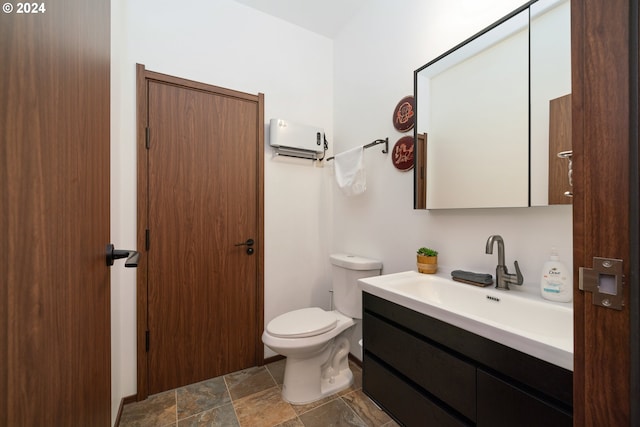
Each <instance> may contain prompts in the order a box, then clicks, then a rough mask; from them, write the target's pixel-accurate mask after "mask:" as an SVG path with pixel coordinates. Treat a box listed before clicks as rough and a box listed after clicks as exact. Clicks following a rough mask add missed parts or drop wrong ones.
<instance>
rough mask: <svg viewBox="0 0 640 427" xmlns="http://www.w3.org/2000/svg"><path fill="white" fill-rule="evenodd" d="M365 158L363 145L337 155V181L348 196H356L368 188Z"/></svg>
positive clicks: (335, 160) (335, 159)
mask: <svg viewBox="0 0 640 427" xmlns="http://www.w3.org/2000/svg"><path fill="white" fill-rule="evenodd" d="M363 158H364V148H363V147H362V146H360V147H356V148H353V149H351V150H348V151H345V152H344V153H340V154H336V155H335V158H334V162H335V167H334V169H335V174H336V182H337V183H338V187H340V190H342V192H343V193H344V194H345V195H346V196H356V195H358V194H362V193H364V191H365V190H366V189H367V180H366V176H365V173H364V161H363Z"/></svg>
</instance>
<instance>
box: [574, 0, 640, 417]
mask: <svg viewBox="0 0 640 427" xmlns="http://www.w3.org/2000/svg"><path fill="white" fill-rule="evenodd" d="M571 9H572V16H571V25H572V35H571V36H572V56H573V57H572V70H573V75H572V79H573V83H572V84H573V95H572V144H573V165H574V174H573V184H574V187H573V191H574V199H573V205H574V207H573V221H574V226H573V227H574V228H573V231H574V277H575V282H577V281H578V268H579V267H592V265H593V257H594V256H598V257H605V258H618V259H622V260H623V267H624V275H625V283H624V285H623V286H624V293H623V295H624V301H625V306H624V307H623V308H622V310H613V309H609V308H604V307H601V306H596V305H593V304H592V294H591V293H589V292H583V291H580V290H578V288H577V283H576V284H575V292H574V331H575V333H574V342H575V363H574V425H576V426H630V425H638V422H639V421H640V420H639V419H638V414H637V411H638V400H637V399H638V389H637V387H638V378H637V376H638V363H639V361H638V354H637V348H638V347H637V346H638V344H637V343H638V339H639V337H638V329H637V323H636V324H635V326H633V327H632V326H630V325H631V319H635V320H634V321H635V322H637V321H638V320H637V319H638V275H637V271H638V262H639V260H638V259H637V257H638V239H637V231H638V209H637V207H638V200H637V198H638V193H637V184H638V169H637V163H638V158H637V156H638V151H637V146H638V140H637V134H638V116H637V115H638V110H637V97H638V92H637V91H638V85H637V83H638V73H637V69H638V50H637V49H638V43H637V41H638V34H637V27H638V22H637V19H638V15H637V9H638V6H637V1H635V0H574V1H572V2H571ZM630 17H634V18H635V22H634V21H632V20H631V19H630ZM631 183H633V185H631ZM632 195H633V197H632ZM632 254H633V255H632ZM632 256H634V258H632ZM633 348H635V350H632V349H633ZM633 351H636V353H635V357H632V354H633ZM631 384H635V386H634V387H633V388H632V387H631ZM633 411H635V415H633V414H632V412H633Z"/></svg>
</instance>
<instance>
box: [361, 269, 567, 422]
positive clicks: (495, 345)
mask: <svg viewBox="0 0 640 427" xmlns="http://www.w3.org/2000/svg"><path fill="white" fill-rule="evenodd" d="M419 276H432V275H418V273H415V272H406V273H398V274H395V275H388V276H387V278H385V276H380V277H379V278H372V279H363V280H360V281H359V283H360V287H361V288H362V290H363V346H364V353H363V390H364V392H365V393H366V394H367V395H368V396H369V397H371V398H372V399H373V400H374V401H375V402H376V403H377V404H378V405H380V406H381V407H382V408H383V409H384V410H385V411H387V412H388V413H389V414H391V415H392V416H393V417H394V418H395V419H396V420H397V421H399V422H400V423H401V424H403V425H406V426H425V425H429V426H431V425H433V426H475V425H477V426H491V427H495V426H571V425H572V386H573V384H572V377H573V373H572V371H571V370H570V369H567V367H562V366H558V365H557V364H556V363H560V364H565V366H568V365H566V361H562V360H561V359H562V357H559V358H558V357H556V356H551V358H550V359H551V360H552V361H553V362H554V363H551V362H549V361H548V360H543V359H541V358H539V357H535V356H532V355H531V354H527V353H526V352H524V351H521V350H518V349H515V348H513V347H512V346H510V345H505V344H503V343H500V342H498V341H496V339H497V340H502V334H500V333H496V332H495V331H493V332H491V331H490V329H491V328H493V326H491V328H489V329H487V328H485V327H484V326H478V327H479V328H480V329H478V331H480V333H482V334H483V335H487V336H491V337H492V338H496V339H489V338H487V337H486V336H481V335H479V334H477V333H475V332H472V331H470V330H469V329H473V327H467V326H466V325H464V324H463V323H460V322H459V321H456V320H452V323H457V324H458V326H456V325H454V324H452V323H450V321H451V320H450V319H447V317H446V315H443V313H445V312H448V311H452V312H456V308H455V307H453V306H451V305H448V304H449V303H447V298H448V296H447V295H446V293H447V290H448V289H445V287H448V286H451V289H452V290H454V293H455V292H465V291H467V290H468V291H469V292H470V295H469V298H467V299H468V300H470V301H471V303H472V304H474V305H482V303H480V304H475V303H474V302H473V299H474V298H476V296H477V295H481V294H484V297H485V298H486V297H489V300H488V301H487V304H488V305H489V306H490V305H491V304H493V303H495V304H496V305H495V307H496V308H497V307H499V305H500V303H501V302H502V301H500V300H502V299H505V301H504V302H505V307H506V306H507V305H509V304H511V302H510V301H506V300H508V299H510V297H511V296H510V295H505V294H507V293H508V292H506V293H505V292H499V291H495V290H490V289H483V288H478V289H475V288H474V287H472V286H469V285H460V284H458V283H457V282H453V281H449V282H450V283H447V279H444V278H438V277H424V278H422V277H419ZM389 277H390V278H389ZM416 281H421V283H418V286H420V287H423V288H424V289H425V290H426V289H429V290H428V291H427V292H425V293H424V294H423V295H421V296H415V295H411V293H410V292H403V291H402V289H403V285H406V283H409V282H411V283H416ZM465 286H466V288H465ZM404 289H409V288H407V287H406V286H405V287H404ZM411 289H413V288H411ZM375 294H378V295H375ZM501 294H502V295H501ZM495 295H498V296H495ZM454 297H455V295H454ZM491 298H495V299H497V300H498V301H493V300H491ZM515 298H518V297H515ZM393 300H395V302H394V301H393ZM420 304H422V305H423V306H424V307H425V308H421V306H420ZM526 304H527V302H525V305H526ZM542 304H543V305H541V306H544V303H542ZM407 305H408V306H413V308H410V307H407ZM549 306H550V307H552V310H553V307H554V306H553V305H549ZM480 310H483V309H482V308H480ZM500 310H501V308H497V310H496V311H500ZM509 310H510V309H509ZM431 311H432V312H431ZM462 311H464V310H458V312H457V313H454V316H458V317H464V316H459V315H460V314H461V313H462ZM425 312H427V313H429V312H431V314H432V315H430V314H425ZM515 314H516V315H523V316H527V314H528V313H527V309H526V308H525V309H524V310H523V312H522V313H515ZM540 315H541V316H544V313H541V314H540ZM436 316H437V317H440V319H439V318H437V317H436ZM482 316H483V314H482V313H479V312H476V313H472V314H468V318H469V319H471V320H469V323H468V325H471V324H472V323H485V322H488V323H491V322H492V321H491V320H488V319H483V318H482ZM442 318H445V319H447V320H450V321H443V320H442ZM452 319H453V318H452ZM534 321H535V319H534ZM516 323H517V322H516ZM460 326H464V327H460ZM494 326H495V325H494ZM506 329H512V330H511V332H514V331H515V329H513V328H508V327H507V328H506ZM488 331H489V332H488ZM513 335H514V336H517V335H518V334H517V333H515V334H513ZM532 336H533V332H532ZM539 338H540V340H541V341H544V340H545V339H544V338H541V337H539ZM570 339H572V337H570ZM508 340H509V339H507V341H508ZM551 341H553V338H552V339H551ZM554 345H555V344H554ZM517 346H519V347H520V348H523V349H524V348H525V347H527V346H528V348H533V346H534V345H532V344H531V343H529V344H527V346H523V345H521V344H520V345H517ZM546 350H548V349H546ZM527 351H528V350H527ZM530 352H534V353H535V351H530ZM547 353H548V354H551V353H553V352H552V351H545V354H547ZM563 357H564V356H563Z"/></svg>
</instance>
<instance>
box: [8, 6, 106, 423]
mask: <svg viewBox="0 0 640 427" xmlns="http://www.w3.org/2000/svg"><path fill="white" fill-rule="evenodd" d="M10 4H12V5H13V7H14V9H13V11H12V12H11V13H8V12H7V10H6V9H3V12H2V13H0V64H1V65H0V134H1V135H2V140H1V141H2V142H1V144H0V242H1V244H2V256H0V282H1V283H0V425H3V426H44V425H56V426H109V425H111V423H110V419H111V393H110V386H111V380H110V357H111V352H110V334H109V327H110V323H109V315H110V314H109V311H110V309H109V296H110V292H109V269H108V267H107V266H106V264H105V246H106V244H107V243H109V96H110V95H109V70H110V65H109V56H110V36H109V34H110V28H109V25H110V19H109V17H110V13H111V11H110V2H109V1H108V0H94V1H91V2H85V1H84V0H63V1H62V0H61V1H55V2H45V3H40V2H38V3H37V6H38V8H37V9H33V8H32V6H33V4H32V3H24V4H23V5H22V6H20V4H19V3H16V2H10V3H6V4H5V7H8V6H7V5H10ZM40 5H42V8H40ZM19 7H22V8H23V9H22V12H25V11H26V9H25V8H26V7H29V8H31V9H29V10H31V11H32V12H34V11H36V12H38V13H29V14H27V13H19V11H20V10H19Z"/></svg>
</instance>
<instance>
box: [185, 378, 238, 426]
mask: <svg viewBox="0 0 640 427" xmlns="http://www.w3.org/2000/svg"><path fill="white" fill-rule="evenodd" d="M228 403H231V398H230V397H229V393H228V391H227V386H226V384H225V382H224V379H223V378H222V377H218V378H213V379H211V380H206V381H202V382H199V383H195V384H191V385H188V386H185V387H181V388H179V389H177V405H178V406H177V408H178V420H181V419H183V418H187V417H190V416H192V415H195V414H198V413H200V412H203V411H206V410H209V409H213V408H215V407H218V406H222V405H225V404H228Z"/></svg>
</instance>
